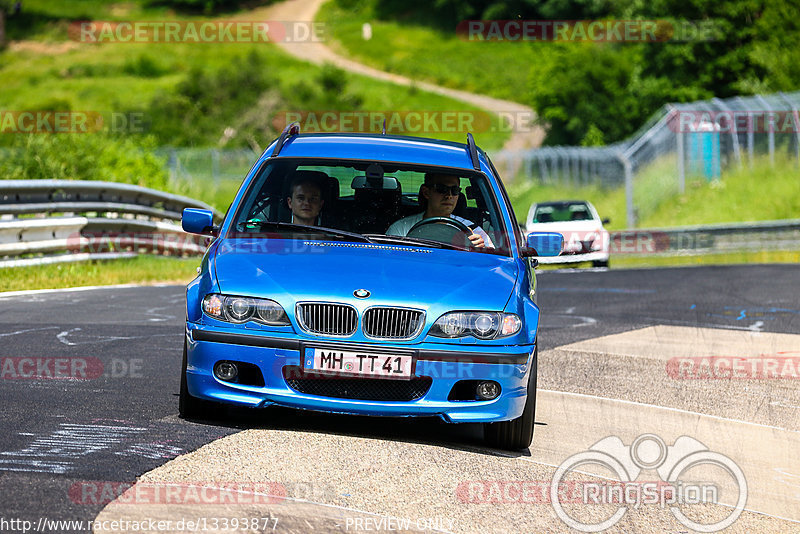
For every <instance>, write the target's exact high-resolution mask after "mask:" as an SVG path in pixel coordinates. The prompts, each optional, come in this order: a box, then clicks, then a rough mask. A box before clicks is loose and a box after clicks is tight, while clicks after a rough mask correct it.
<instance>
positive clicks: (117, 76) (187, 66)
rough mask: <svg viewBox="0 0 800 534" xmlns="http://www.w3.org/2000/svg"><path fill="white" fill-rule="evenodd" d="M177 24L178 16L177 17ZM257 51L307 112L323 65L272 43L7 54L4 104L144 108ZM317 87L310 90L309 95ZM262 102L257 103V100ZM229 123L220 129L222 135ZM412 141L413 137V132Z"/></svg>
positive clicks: (493, 138) (383, 86)
mask: <svg viewBox="0 0 800 534" xmlns="http://www.w3.org/2000/svg"><path fill="white" fill-rule="evenodd" d="M175 18H177V17H175ZM250 51H255V52H256V53H257V54H258V56H259V59H260V60H261V61H263V63H264V69H266V70H267V71H268V72H269V73H270V74H271V75H272V77H273V78H274V79H275V80H276V84H277V87H276V89H277V90H278V91H279V92H280V94H281V95H284V97H285V99H286V101H287V102H288V105H289V106H291V107H288V108H287V109H284V110H280V111H295V110H307V109H309V105H312V106H316V107H321V108H322V109H315V108H312V109H313V110H318V111H323V110H326V109H330V106H329V105H328V106H325V105H324V104H322V105H320V104H319V103H317V104H315V103H314V102H315V101H316V102H319V97H318V95H317V97H316V98H314V97H313V96H311V95H305V93H309V92H310V91H311V90H313V89H314V87H313V84H314V82H313V80H315V79H316V78H317V77H318V76H319V74H320V72H321V70H322V67H319V66H316V65H309V64H308V63H304V62H302V61H299V60H297V59H294V58H293V57H291V56H289V55H287V54H286V53H284V52H283V51H282V50H280V49H279V48H278V47H277V46H275V45H273V44H270V43H266V44H265V43H227V44H214V45H209V44H191V43H178V44H164V43H135V44H130V43H104V44H87V43H73V46H72V47H71V48H68V49H59V50H58V51H57V52H51V51H49V50H46V49H45V50H17V51H10V50H7V51H5V52H3V53H0V79H2V80H3V84H2V85H0V102H3V108H4V109H7V110H36V109H51V110H52V109H58V110H63V109H71V110H75V111H99V112H103V113H109V112H125V111H129V110H131V109H143V108H145V107H146V106H147V105H148V103H149V102H150V101H151V100H152V99H153V97H154V96H155V95H156V94H157V93H159V92H162V91H170V90H171V89H173V88H174V87H175V86H176V85H177V84H178V83H179V82H180V81H181V80H182V79H184V77H185V76H186V75H187V74H188V73H189V71H190V70H191V69H192V68H193V67H201V68H203V69H204V70H218V69H220V68H222V67H224V66H227V65H230V64H231V62H232V60H233V58H235V57H243V56H245V55H247V54H248V53H249V52H250ZM346 78H347V84H346V91H347V92H348V93H350V94H353V95H357V97H358V98H359V99H360V100H361V102H360V103H359V104H358V105H356V106H354V107H348V108H345V109H347V110H348V111H349V110H352V109H360V110H366V111H388V110H391V111H395V110H396V111H422V110H425V111H470V112H475V111H480V110H479V108H476V107H474V106H470V105H467V104H465V103H462V102H460V101H457V100H453V99H450V98H447V97H444V96H440V95H436V94H432V93H427V92H425V91H421V90H419V89H418V88H416V87H413V86H412V87H404V86H398V85H394V84H390V83H387V82H381V81H376V80H374V79H372V78H368V77H364V76H356V75H349V74H348V75H346ZM309 85H311V86H312V87H311V89H309ZM254 104H255V102H254ZM226 126H227V125H225V124H221V125H220V126H219V130H220V131H219V136H220V137H221V136H222V131H223V130H224V128H225V127H226ZM411 135H413V133H411ZM425 135H426V136H429V137H436V138H442V139H447V140H453V141H463V138H464V136H465V133H464V132H445V133H433V134H425ZM508 137H509V133H508V132H492V131H488V132H486V133H483V134H481V136H480V140H479V141H480V143H481V145H482V146H484V147H486V148H487V149H494V148H500V147H502V146H503V143H504V142H505V140H506V139H507V138H508Z"/></svg>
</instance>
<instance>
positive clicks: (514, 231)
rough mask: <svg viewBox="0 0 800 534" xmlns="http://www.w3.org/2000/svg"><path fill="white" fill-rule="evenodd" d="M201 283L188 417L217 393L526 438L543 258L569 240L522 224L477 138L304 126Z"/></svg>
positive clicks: (194, 303) (276, 152) (190, 334)
mask: <svg viewBox="0 0 800 534" xmlns="http://www.w3.org/2000/svg"><path fill="white" fill-rule="evenodd" d="M182 224H183V228H184V230H186V231H187V232H192V233H197V234H205V235H210V236H214V238H215V239H214V240H213V241H212V242H211V244H210V245H209V247H208V250H207V252H206V254H205V257H204V258H203V261H202V266H201V269H200V273H199V275H198V277H197V278H196V279H195V280H193V281H192V282H191V283H190V284H189V286H188V288H187V291H186V335H185V348H184V356H183V366H182V371H181V390H180V405H179V410H180V415H181V416H182V417H187V418H193V417H202V416H203V415H204V414H205V413H206V410H207V409H208V408H210V407H214V406H215V405H214V404H211V403H227V404H233V405H239V406H246V407H253V408H260V407H267V406H271V405H278V406H284V407H291V408H298V409H305V410H317V411H323V412H334V413H345V414H362V415H375V416H399V417H409V416H436V417H441V418H442V419H444V420H445V421H447V422H451V423H475V422H480V423H485V425H484V428H485V436H486V440H487V442H488V444H489V445H491V446H493V447H498V448H505V449H513V450H516V449H524V448H527V447H528V446H529V445H530V444H531V440H532V438H533V427H534V415H535V403H536V368H537V350H536V347H537V328H538V323H539V308H538V307H537V305H536V279H535V275H534V268H535V266H536V263H537V262H536V259H535V257H536V256H552V255H558V254H559V253H560V252H561V247H562V237H561V235H560V234H552V233H540V234H532V235H529V236H528V238H527V240H526V241H523V238H522V234H521V233H520V229H519V225H518V223H517V219H516V217H515V216H514V213H513V211H512V209H511V204H510V202H509V200H508V196H507V194H506V192H505V190H504V188H503V184H502V182H501V181H500V177H499V176H498V173H497V171H496V170H495V168H494V165H493V164H492V162H491V161H490V159H489V157H488V156H487V155H486V154H485V153H484V152H483V151H482V150H480V149H479V148H478V147H476V145H475V142H474V140H473V138H472V136H471V135H468V136H467V143H465V144H460V143H454V142H446V141H438V140H431V139H422V138H415V137H400V136H389V135H379V134H374V135H373V134H301V133H300V132H299V126H298V125H296V124H293V125H290V126H288V127H287V128H286V129H285V130H284V131H283V133H282V134H281V136H280V137H279V138H278V139H277V140H276V141H274V142H273V143H272V144H271V145H270V146H269V147H268V148H267V150H266V151H265V152H264V154H263V155H262V156H261V157H260V158H259V159H258V161H257V162H256V163H255V165H254V166H253V168H252V169H251V170H250V172H249V173H248V175H247V177H246V179H245V180H244V182H243V184H242V186H241V188H240V190H239V192H238V193H237V195H236V197H235V199H234V201H233V203H232V205H231V207H230V209H229V210H228V213H227V215H226V217H225V220H224V221H223V222H222V223H221V225H219V226H215V225H214V224H213V220H212V213H211V212H209V211H203V210H196V209H186V210H185V211H184V214H183V221H182Z"/></svg>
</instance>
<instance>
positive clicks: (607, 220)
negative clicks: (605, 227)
mask: <svg viewBox="0 0 800 534" xmlns="http://www.w3.org/2000/svg"><path fill="white" fill-rule="evenodd" d="M600 222H601V223H603V224H611V219H609V218H608V217H606V218H605V219H603V220H601V221H600Z"/></svg>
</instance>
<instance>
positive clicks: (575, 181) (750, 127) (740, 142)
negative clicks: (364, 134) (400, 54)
mask: <svg viewBox="0 0 800 534" xmlns="http://www.w3.org/2000/svg"><path fill="white" fill-rule="evenodd" d="M798 109H800V91H798V92H793V93H788V94H785V93H777V94H773V95H768V96H761V95H757V96H752V97H736V98H729V99H725V100H722V99H718V98H715V99H712V100H705V101H698V102H691V103H686V104H668V105H666V106H664V107H663V108H661V110H659V112H658V113H656V114H655V115H653V117H652V118H651V119H650V120H649V121H648V122H647V123H646V124H645V125H644V126H643V127H642V128H641V129H639V131H638V132H636V133H635V134H634V135H632V136H631V137H629V138H628V139H626V140H624V141H621V142H619V143H615V144H612V145H608V146H604V147H572V146H567V147H563V146H562V147H546V148H539V149H534V150H527V151H514V152H511V151H501V152H499V153H498V154H497V155H496V156H494V159H495V160H498V161H500V162H502V164H504V165H505V166H506V168H519V169H520V173H521V174H522V176H524V177H525V179H526V180H528V181H532V182H534V183H538V184H542V185H559V186H567V187H576V188H577V187H582V186H595V187H602V188H605V189H616V188H620V187H624V188H625V193H626V195H625V196H626V206H627V209H626V216H627V224H628V227H629V228H635V227H636V226H637V220H638V219H640V218H641V216H642V215H643V214H646V213H652V212H653V211H654V210H655V208H656V207H657V206H658V204H659V203H660V202H661V201H662V200H663V199H664V198H665V197H667V196H668V195H675V194H678V193H683V192H684V190H685V187H686V182H687V178H688V179H697V178H701V179H706V180H715V179H718V178H719V177H720V175H721V173H722V172H723V171H725V170H726V169H728V168H730V167H732V166H738V167H744V166H747V165H750V166H752V165H753V162H754V161H755V159H756V157H758V156H760V155H765V156H766V155H768V157H769V159H770V161H771V162H772V163H774V162H775V155H776V153H780V152H785V153H788V155H789V156H790V157H793V158H797V160H798V162H800V117H799V116H798Z"/></svg>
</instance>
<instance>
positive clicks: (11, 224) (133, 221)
mask: <svg viewBox="0 0 800 534" xmlns="http://www.w3.org/2000/svg"><path fill="white" fill-rule="evenodd" d="M184 208H202V209H211V208H210V207H209V206H208V205H206V204H204V203H203V202H200V201H197V200H194V199H191V198H187V197H182V196H179V195H173V194H170V193H164V192H162V191H156V190H154V189H148V188H145V187H139V186H135V185H129V184H119V183H114V182H97V181H79V180H0V267H11V266H22V265H36V264H43V263H57V262H68V261H69V262H71V261H81V260H84V259H98V258H107V259H111V258H119V257H130V256H134V255H136V254H142V253H148V254H168V255H182V256H183V255H199V254H202V253H203V252H204V251H205V238H202V237H199V236H193V235H190V234H187V233H186V232H184V231H183V230H182V229H181V227H180V226H179V225H178V224H176V222H174V221H179V220H180V218H181V213H182V212H183V209H184ZM214 214H215V216H216V217H217V218H218V219H219V218H221V214H220V213H219V212H217V211H214Z"/></svg>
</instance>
